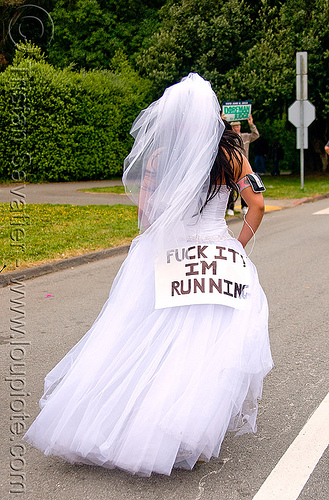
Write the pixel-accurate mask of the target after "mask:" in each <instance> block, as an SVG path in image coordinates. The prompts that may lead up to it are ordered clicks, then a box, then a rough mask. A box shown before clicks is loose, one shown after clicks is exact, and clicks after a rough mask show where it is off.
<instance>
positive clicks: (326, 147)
mask: <svg viewBox="0 0 329 500" xmlns="http://www.w3.org/2000/svg"><path fill="white" fill-rule="evenodd" d="M324 150H325V152H326V153H327V155H329V141H328V142H327V144H326V145H325V147H324Z"/></svg>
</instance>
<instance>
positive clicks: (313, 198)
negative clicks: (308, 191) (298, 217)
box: [293, 193, 329, 207]
mask: <svg viewBox="0 0 329 500" xmlns="http://www.w3.org/2000/svg"><path fill="white" fill-rule="evenodd" d="M325 198H329V193H326V194H318V195H317V196H311V197H310V198H301V199H300V200H297V201H295V202H294V203H293V206H294V207H296V206H298V205H303V203H312V202H313V201H318V200H324V199H325Z"/></svg>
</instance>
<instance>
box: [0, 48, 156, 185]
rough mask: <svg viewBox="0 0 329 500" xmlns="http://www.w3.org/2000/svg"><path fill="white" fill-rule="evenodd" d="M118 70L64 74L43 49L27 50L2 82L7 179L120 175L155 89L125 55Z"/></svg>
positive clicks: (0, 131) (1, 138)
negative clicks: (133, 130)
mask: <svg viewBox="0 0 329 500" xmlns="http://www.w3.org/2000/svg"><path fill="white" fill-rule="evenodd" d="M112 66H113V68H114V69H115V72H111V71H108V70H102V71H97V70H94V71H88V72H87V71H79V72H76V71H73V70H71V69H70V68H66V69H64V70H57V69H55V68H54V67H53V66H51V65H50V64H48V63H47V62H46V61H45V59H44V57H43V56H42V54H41V51H40V49H38V47H36V46H33V45H32V44H25V45H20V46H19V47H18V50H17V52H16V56H15V58H14V61H13V65H12V66H10V67H8V68H7V69H6V71H4V72H3V73H1V74H0V107H1V109H2V110H3V111H2V113H1V116H0V157H1V158H2V163H1V165H0V178H2V179H9V178H10V176H11V172H12V170H13V168H17V165H21V166H22V167H24V170H26V171H27V174H28V178H27V180H28V181H30V182H40V181H41V182H45V181H77V180H92V179H106V178H108V177H110V176H113V175H118V174H120V173H121V171H122V163H123V160H124V158H125V156H126V155H127V154H128V152H129V149H130V147H131V145H132V138H131V137H130V136H129V130H130V127H131V124H132V122H133V120H134V119H135V117H136V115H137V114H138V112H139V111H140V109H142V108H144V107H145V106H146V105H147V99H148V97H149V96H150V90H151V86H150V83H149V82H148V81H147V80H145V79H142V78H140V77H139V76H138V75H137V74H136V73H135V72H134V70H132V69H131V67H130V66H129V63H128V62H127V60H126V58H125V56H124V55H123V54H118V55H117V56H116V58H115V59H114V60H113V65H112ZM15 165H16V167H15Z"/></svg>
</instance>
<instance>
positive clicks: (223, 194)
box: [187, 186, 232, 242]
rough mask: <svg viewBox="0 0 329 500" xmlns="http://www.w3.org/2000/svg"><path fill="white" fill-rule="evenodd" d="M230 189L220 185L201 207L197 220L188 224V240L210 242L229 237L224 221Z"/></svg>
mask: <svg viewBox="0 0 329 500" xmlns="http://www.w3.org/2000/svg"><path fill="white" fill-rule="evenodd" d="M229 194H230V190H229V189H228V188H227V187H226V186H221V188H220V190H219V192H218V193H217V194H216V196H214V198H212V199H211V200H210V201H209V202H208V203H207V204H206V206H205V207H204V208H203V210H202V212H201V215H200V217H199V218H198V220H197V222H195V223H193V224H190V225H189V226H188V231H187V232H188V241H194V240H196V241H200V242H211V241H217V240H223V239H231V238H232V236H231V235H230V234H229V232H228V227H227V224H226V221H225V213H226V207H227V202H228V197H229Z"/></svg>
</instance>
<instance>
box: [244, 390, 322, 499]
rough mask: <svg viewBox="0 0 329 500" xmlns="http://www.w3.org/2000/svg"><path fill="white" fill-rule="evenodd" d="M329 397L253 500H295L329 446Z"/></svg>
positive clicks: (316, 411)
mask: <svg viewBox="0 0 329 500" xmlns="http://www.w3.org/2000/svg"><path fill="white" fill-rule="evenodd" d="M328 421H329V393H328V394H327V396H326V397H325V398H324V400H323V401H322V403H321V404H320V406H319V407H318V408H317V409H316V410H315V412H314V413H313V415H312V416H311V418H310V419H309V420H308V422H307V423H306V424H305V425H304V427H303V429H302V430H301V431H300V433H299V434H298V436H297V437H296V439H295V441H293V443H292V444H291V445H290V446H289V448H288V450H287V451H286V453H285V454H284V455H283V457H282V458H281V460H280V461H279V462H278V463H277V465H276V467H275V468H274V469H273V470H272V472H271V474H270V475H269V476H268V478H267V479H266V481H265V482H264V483H263V485H262V486H261V488H260V489H259V491H258V492H257V493H256V495H255V496H254V498H253V500H296V499H297V498H298V496H299V494H300V492H301V491H302V489H303V488H304V486H305V484H306V482H307V481H308V478H309V477H310V475H311V474H312V472H313V470H314V469H315V466H316V464H317V463H318V461H319V460H320V458H321V456H322V455H323V453H324V451H325V450H326V448H327V446H328V445H329V425H328Z"/></svg>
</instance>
